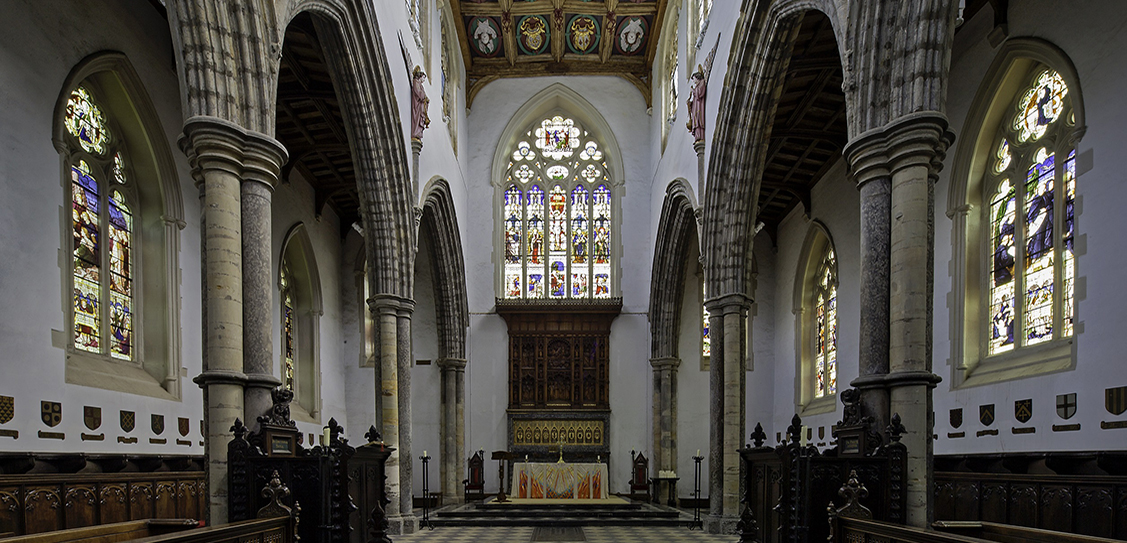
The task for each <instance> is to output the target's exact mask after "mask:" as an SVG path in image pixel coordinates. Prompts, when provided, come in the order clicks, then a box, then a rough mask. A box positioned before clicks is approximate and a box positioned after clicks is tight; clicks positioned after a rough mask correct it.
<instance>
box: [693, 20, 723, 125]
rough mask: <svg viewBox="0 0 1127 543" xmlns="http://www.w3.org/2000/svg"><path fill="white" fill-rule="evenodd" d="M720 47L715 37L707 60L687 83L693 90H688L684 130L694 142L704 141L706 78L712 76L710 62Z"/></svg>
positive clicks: (698, 66)
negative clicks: (687, 108) (691, 136)
mask: <svg viewBox="0 0 1127 543" xmlns="http://www.w3.org/2000/svg"><path fill="white" fill-rule="evenodd" d="M717 45H720V39H719V36H717V40H716V45H713V46H712V51H709V52H708V58H706V59H705V60H704V64H703V65H700V64H698V65H697V71H695V72H693V75H691V76H689V81H691V82H692V83H693V88H692V89H690V90H689V99H688V101H687V102H688V106H689V122H688V123H686V125H685V126H686V128H688V129H689V132H690V133H691V134H692V135H693V140H694V141H704V118H705V100H706V98H707V96H708V76H710V75H712V61H713V59H715V58H716V46H717Z"/></svg>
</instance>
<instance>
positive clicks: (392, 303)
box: [368, 294, 415, 316]
mask: <svg viewBox="0 0 1127 543" xmlns="http://www.w3.org/2000/svg"><path fill="white" fill-rule="evenodd" d="M368 309H369V310H370V311H371V312H372V313H379V314H381V315H395V316H410V314H411V313H412V312H413V311H414V310H415V301H414V300H412V299H410V298H403V297H401V296H396V295H394V294H376V295H374V296H372V297H370V298H368ZM404 313H405V314H406V315H404Z"/></svg>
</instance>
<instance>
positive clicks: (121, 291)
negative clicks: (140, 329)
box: [64, 86, 135, 360]
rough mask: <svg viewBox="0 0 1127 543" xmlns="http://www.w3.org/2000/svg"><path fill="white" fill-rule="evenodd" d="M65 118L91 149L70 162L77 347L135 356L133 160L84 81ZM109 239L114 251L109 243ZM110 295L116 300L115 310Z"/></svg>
mask: <svg viewBox="0 0 1127 543" xmlns="http://www.w3.org/2000/svg"><path fill="white" fill-rule="evenodd" d="M64 124H65V126H66V129H67V132H68V133H69V134H70V135H71V136H73V137H74V139H75V141H77V143H78V146H79V147H80V148H81V149H82V150H83V151H84V153H81V154H80V155H79V156H78V157H76V158H75V160H74V162H73V164H72V165H71V166H70V174H71V175H70V177H71V225H72V231H73V240H74V243H73V272H72V282H73V300H74V313H73V320H74V327H73V330H74V347H75V348H76V349H79V350H82V351H86V352H91V353H97V354H108V355H109V356H111V357H113V358H117V359H121V360H134V358H135V356H134V352H133V343H134V338H133V336H134V334H133V329H134V328H133V309H132V308H133V256H132V247H133V212H132V208H131V204H130V203H129V199H128V197H127V196H126V195H125V194H126V193H127V192H128V191H129V190H130V188H129V187H128V185H127V184H126V173H125V172H126V169H127V163H126V161H125V158H124V156H123V155H122V153H121V151H120V150H119V147H120V146H121V143H120V142H119V141H118V140H117V139H116V138H115V137H114V134H113V132H112V131H111V130H110V128H109V125H108V122H107V119H106V115H105V114H104V113H103V112H102V110H101V108H100V107H99V106H98V104H97V103H96V102H95V100H94V98H93V97H92V95H91V93H90V91H89V90H87V89H86V88H85V87H81V86H80V87H77V88H76V89H75V90H74V91H73V92H71V95H70V98H69V99H68V101H67V106H66V117H65V119H64ZM103 242H105V244H106V245H105V246H107V247H108V249H109V250H108V251H103V250H102V248H103ZM107 271H108V273H106V272H107ZM104 300H108V301H109V303H108V309H109V311H108V312H107V311H106V310H105V309H104V307H106V306H104V305H103V304H102V302H103V301H104Z"/></svg>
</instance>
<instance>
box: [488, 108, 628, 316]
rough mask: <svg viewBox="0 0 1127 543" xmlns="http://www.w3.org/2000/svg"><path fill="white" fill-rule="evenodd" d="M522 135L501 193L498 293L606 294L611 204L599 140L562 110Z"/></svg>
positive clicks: (610, 274) (609, 288)
mask: <svg viewBox="0 0 1127 543" xmlns="http://www.w3.org/2000/svg"><path fill="white" fill-rule="evenodd" d="M522 136H523V137H522V138H520V140H518V142H517V143H516V145H515V146H514V149H513V151H512V153H511V160H510V162H509V166H508V170H507V171H508V174H507V176H506V185H505V190H504V191H503V192H502V202H501V208H502V216H503V218H502V222H503V225H504V227H503V238H504V243H503V245H504V254H505V257H504V264H503V272H502V274H503V281H504V283H503V288H502V293H503V297H504V298H506V299H526V300H537V299H600V298H611V296H612V293H613V292H615V290H616V286H615V285H616V278H615V277H614V266H613V265H612V262H613V260H614V259H615V258H616V257H617V255H616V254H615V251H614V250H613V249H612V248H613V246H614V244H613V240H614V238H615V232H614V221H613V219H614V203H615V202H614V194H613V189H612V185H611V182H610V180H609V178H608V176H607V163H606V158H607V157H605V156H604V152H603V149H602V147H601V145H600V143H599V142H598V141H596V138H595V137H594V135H593V134H591V133H590V132H588V131H587V130H586V129H584V128H583V127H582V126H581V125H580V124H578V123H577V122H576V121H575V120H574V119H571V118H568V117H565V116H563V115H552V116H549V117H547V118H544V119H542V120H541V121H540V122H538V123H537V124H536V125H535V126H534V127H532V128H530V129H529V130H527V131H525V133H524V134H523V135H522Z"/></svg>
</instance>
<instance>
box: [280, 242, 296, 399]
mask: <svg viewBox="0 0 1127 543" xmlns="http://www.w3.org/2000/svg"><path fill="white" fill-rule="evenodd" d="M290 278H291V275H290V271H289V266H288V265H287V264H286V263H285V262H283V263H282V269H281V278H280V280H279V284H280V286H281V289H282V365H283V368H282V386H284V387H286V388H288V389H289V390H294V385H295V382H294V381H295V370H294V360H295V358H296V357H297V345H296V342H295V338H296V336H297V330H295V327H296V315H294V300H293V285H292V284H291V281H290Z"/></svg>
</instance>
